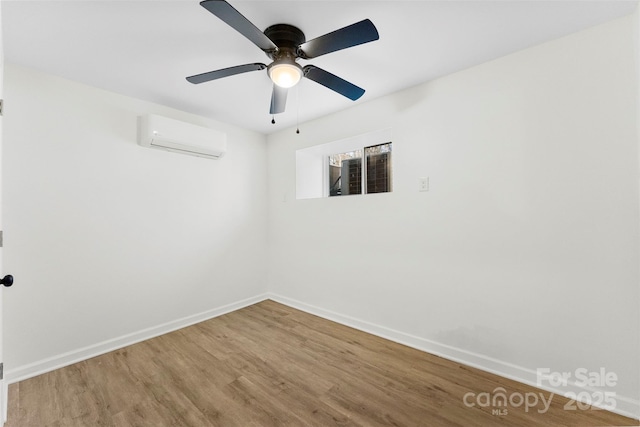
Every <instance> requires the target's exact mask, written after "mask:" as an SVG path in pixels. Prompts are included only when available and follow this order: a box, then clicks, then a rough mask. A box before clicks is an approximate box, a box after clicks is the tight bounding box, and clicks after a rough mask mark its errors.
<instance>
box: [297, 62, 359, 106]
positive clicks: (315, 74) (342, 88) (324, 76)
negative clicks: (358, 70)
mask: <svg viewBox="0 0 640 427" xmlns="http://www.w3.org/2000/svg"><path fill="white" fill-rule="evenodd" d="M302 71H303V73H304V76H305V77H306V78H308V79H310V80H313V81H314V82H316V83H320V84H321V85H322V86H325V87H328V88H329V89H331V90H333V91H335V92H338V93H339V94H340V95H343V96H346V97H347V98H349V99H350V100H352V101H355V100H356V99H358V98H360V97H361V96H362V95H363V94H364V89H362V88H361V87H358V86H356V85H354V84H353V83H349V82H348V81H346V80H344V79H341V78H340V77H338V76H336V75H334V74H331V73H330V72H328V71H325V70H323V69H322V68H318V67H316V66H314V65H307V66H306V67H304V68H303V69H302Z"/></svg>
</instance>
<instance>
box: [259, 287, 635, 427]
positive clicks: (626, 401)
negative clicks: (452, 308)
mask: <svg viewBox="0 0 640 427" xmlns="http://www.w3.org/2000/svg"><path fill="white" fill-rule="evenodd" d="M267 297H268V298H269V299H271V300H273V301H276V302H279V303H281V304H284V305H287V306H289V307H292V308H295V309H298V310H301V311H304V312H307V313H310V314H314V315H316V316H319V317H322V318H324V319H328V320H331V321H334V322H337V323H340V324H343V325H345V326H349V327H352V328H354V329H358V330H361V331H364V332H367V333H370V334H373V335H376V336H379V337H381V338H385V339H388V340H390V341H394V342H397V343H399V344H403V345H406V346H409V347H412V348H415V349H417V350H421V351H424V352H427V353H431V354H434V355H436V356H440V357H443V358H445V359H448V360H451V361H454V362H457V363H461V364H463V365H467V366H471V367H474V368H477V369H480V370H482V371H486V372H490V373H492V374H496V375H499V376H501V377H505V378H509V379H511V380H514V381H518V382H521V383H524V384H527V385H530V386H533V387H536V388H539V389H543V390H545V391H549V392H552V393H554V394H558V395H561V396H564V395H565V393H567V392H572V393H574V394H575V395H576V396H578V394H579V393H580V392H585V391H586V392H588V393H589V394H591V393H592V392H593V391H594V390H592V389H588V388H585V387H581V386H579V385H577V384H575V382H574V383H571V382H569V383H568V384H567V386H566V387H563V388H562V389H559V388H553V387H549V386H546V385H544V386H541V385H539V384H538V374H537V372H536V371H535V370H533V369H528V368H524V367H522V366H517V365H514V364H511V363H507V362H504V361H502V360H498V359H494V358H491V357H488V356H484V355H482V354H478V353H473V352H470V351H466V350H463V349H460V348H456V347H452V346H449V345H446V344H441V343H438V342H435V341H431V340H428V339H426V338H421V337H417V336H414V335H410V334H406V333H404V332H400V331H396V330H393V329H390V328H386V327H384V326H380V325H376V324H373V323H370V322H366V321H364V320H360V319H356V318H354V317H351V316H345V315H343V314H340V313H336V312H333V311H331V310H325V309H323V308H320V307H316V306H314V305H311V304H307V303H304V302H302V301H298V300H295V299H291V298H287V297H284V296H282V295H278V294H274V293H267ZM615 401H616V407H615V408H614V409H611V408H604V409H607V410H609V411H611V412H615V413H617V414H620V415H624V416H625V417H630V418H634V419H640V401H638V400H634V399H631V398H628V397H625V396H620V395H616V396H615ZM594 406H595V405H594Z"/></svg>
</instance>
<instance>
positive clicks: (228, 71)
mask: <svg viewBox="0 0 640 427" xmlns="http://www.w3.org/2000/svg"><path fill="white" fill-rule="evenodd" d="M265 68H267V66H266V65H264V64H260V63H255V64H244V65H236V66H235V67H229V68H223V69H222V70H216V71H209V72H208V73H202V74H196V75H195V76H190V77H187V81H188V82H189V83H193V84H198V83H204V82H208V81H211V80H216V79H221V78H223V77H229V76H233V75H236V74H242V73H246V72H249V71H258V70H264V69H265Z"/></svg>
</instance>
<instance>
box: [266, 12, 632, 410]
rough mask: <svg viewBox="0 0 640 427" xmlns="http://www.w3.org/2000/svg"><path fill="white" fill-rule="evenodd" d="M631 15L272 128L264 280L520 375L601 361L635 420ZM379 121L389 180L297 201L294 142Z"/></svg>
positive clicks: (286, 295) (333, 312)
mask: <svg viewBox="0 0 640 427" xmlns="http://www.w3.org/2000/svg"><path fill="white" fill-rule="evenodd" d="M633 19H634V18H633V17H626V18H623V19H619V20H616V21H612V22H610V23H607V24H604V25H601V26H598V27H594V28H592V29H588V30H586V31H583V32H580V33H577V34H574V35H571V36H568V37H565V38H562V39H559V40H556V41H552V42H549V43H546V44H544V45H540V46H537V47H533V48H530V49H527V50H524V51H520V52H518V53H515V54H512V55H509V56H507V57H503V58H501V59H498V60H495V61H492V62H489V63H485V64H483V65H480V66H477V67H474V68H471V69H468V70H465V71H462V72H459V73H456V74H453V75H450V76H447V77H444V78H441V79H439V80H436V81H433V82H430V83H426V84H423V85H421V86H418V87H415V88H412V89H410V90H407V91H404V92H401V93H397V94H394V95H391V96H387V97H384V98H380V99H377V100H374V101H371V102H368V103H364V104H361V105H358V106H356V107H354V108H352V109H350V110H347V111H343V112H341V113H339V114H335V115H331V116H327V117H325V118H322V119H319V120H315V121H312V122H310V123H305V124H303V125H302V126H300V131H301V134H300V135H296V134H295V132H294V131H293V130H292V129H289V130H286V131H283V132H280V133H276V134H273V135H271V136H270V137H269V138H268V141H269V142H268V146H269V149H268V161H269V192H270V201H269V209H270V210H269V233H270V234H269V255H270V263H269V289H270V291H272V292H273V293H274V294H275V295H276V298H278V299H280V300H281V301H285V302H288V303H290V304H293V305H297V306H299V307H303V308H305V309H307V310H311V311H314V312H316V313H318V314H321V315H324V316H327V317H331V318H335V319H338V320H340V321H343V322H347V323H350V324H353V325H355V326H358V327H361V328H363V329H367V330H370V331H374V332H376V333H379V334H381V335H386V336H389V337H392V338H394V339H397V340H400V341H404V342H407V343H409V344H411V345H415V346H417V347H420V348H423V349H426V350H429V351H433V352H436V353H440V354H443V355H446V356H447V357H451V358H456V359H458V360H462V361H465V362H467V363H471V364H475V365H477V366H481V367H483V368H485V369H489V370H493V371H495V372H499V373H501V374H503V375H507V376H512V377H515V378H519V379H521V380H524V381H529V382H531V381H533V379H534V378H535V376H534V373H535V370H536V369H537V368H551V369H552V370H554V371H566V372H572V373H573V372H575V370H576V369H577V368H586V369H589V370H598V369H599V368H600V367H605V368H606V370H607V371H612V372H615V373H616V374H617V375H618V376H619V378H620V379H619V382H618V385H617V387H615V389H614V391H615V392H616V393H617V397H618V398H617V400H618V406H619V408H622V410H623V411H627V413H629V412H632V413H635V415H636V416H639V415H640V406H638V400H639V399H640V383H639V381H638V380H639V377H640V371H639V368H638V360H640V317H639V316H640V314H639V313H640V311H639V310H638V302H639V299H640V293H639V278H640V277H639V271H638V259H639V256H640V251H639V240H638V236H639V234H638V232H639V221H638V220H639V203H638V202H639V200H638V190H639V189H638V172H639V169H638V140H637V126H636V124H637V123H636V122H637V117H638V109H637V106H636V94H637V84H638V81H637V76H638V70H637V68H636V65H635V63H634V56H635V51H634V43H633V39H634V38H633V32H634V30H635V22H634V20H633ZM383 127H391V128H392V129H393V135H394V139H393V149H394V154H393V155H394V172H395V175H394V192H393V193H391V194H375V195H366V196H351V197H342V198H330V199H309V200H295V197H294V194H295V188H296V183H295V182H294V179H295V150H297V149H299V148H303V147H308V146H312V145H316V144H322V143H327V142H330V141H334V140H338V139H342V138H345V137H348V136H352V135H357V134H361V133H365V132H369V131H372V130H376V129H380V128H383ZM421 176H429V177H430V191H429V192H426V193H420V192H418V178H419V177H421ZM283 194H288V195H290V196H289V197H283Z"/></svg>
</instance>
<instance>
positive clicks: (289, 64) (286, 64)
mask: <svg viewBox="0 0 640 427" xmlns="http://www.w3.org/2000/svg"><path fill="white" fill-rule="evenodd" d="M267 71H268V72H269V77H270V78H271V80H272V81H273V83H275V84H276V85H278V86H280V87H283V88H290V87H293V86H295V85H296V84H298V82H299V81H300V79H301V78H302V67H301V66H300V65H298V64H297V63H296V62H294V61H276V62H274V63H273V64H271V65H269V68H268V70H267Z"/></svg>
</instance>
